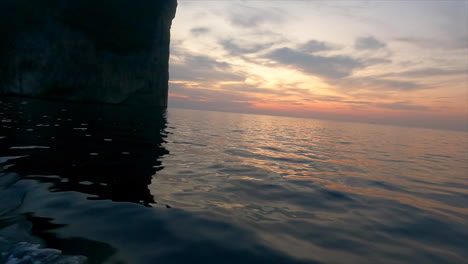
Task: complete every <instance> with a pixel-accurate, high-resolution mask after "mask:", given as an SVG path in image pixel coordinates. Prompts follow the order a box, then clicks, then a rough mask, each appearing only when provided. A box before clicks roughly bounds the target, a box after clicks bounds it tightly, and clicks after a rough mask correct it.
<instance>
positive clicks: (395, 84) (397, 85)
mask: <svg viewBox="0 0 468 264" xmlns="http://www.w3.org/2000/svg"><path fill="white" fill-rule="evenodd" d="M333 84H334V85H336V86H337V87H338V89H339V90H341V91H342V92H345V93H349V92H351V93H353V94H354V93H355V91H371V92H378V93H377V94H378V96H377V97H384V96H385V93H383V92H392V91H399V92H402V91H403V92H405V91H406V92H409V91H417V90H425V89H430V88H431V87H428V86H426V85H420V84H419V83H417V82H413V81H402V80H395V79H383V78H376V77H374V76H370V77H349V78H345V79H341V80H337V81H335V82H333Z"/></svg>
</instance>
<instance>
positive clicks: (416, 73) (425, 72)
mask: <svg viewBox="0 0 468 264" xmlns="http://www.w3.org/2000/svg"><path fill="white" fill-rule="evenodd" d="M459 74H468V73H467V72H466V70H445V69H439V68H421V69H415V70H409V71H403V72H395V73H387V74H383V75H381V76H402V77H413V78H424V77H431V76H448V75H459Z"/></svg>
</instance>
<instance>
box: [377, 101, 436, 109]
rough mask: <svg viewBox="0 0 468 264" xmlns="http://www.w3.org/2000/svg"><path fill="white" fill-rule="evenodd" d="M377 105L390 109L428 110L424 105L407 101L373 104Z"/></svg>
mask: <svg viewBox="0 0 468 264" xmlns="http://www.w3.org/2000/svg"><path fill="white" fill-rule="evenodd" d="M375 105H376V106H377V107H380V108H385V109H392V110H413V111H421V110H428V109H429V107H427V106H424V105H414V104H411V103H408V102H395V103H378V104H375Z"/></svg>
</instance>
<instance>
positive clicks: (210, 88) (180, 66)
mask: <svg viewBox="0 0 468 264" xmlns="http://www.w3.org/2000/svg"><path fill="white" fill-rule="evenodd" d="M467 25H468V1H463V0H456V1H437V0H434V1H248V0H245V1H213V0H211V1H208V0H207V1H200V0H197V1H194V0H192V1H189V0H179V6H178V9H177V15H176V18H175V20H174V22H173V26H172V40H171V61H170V64H171V65H170V76H171V77H170V79H171V81H170V90H169V93H170V94H169V106H172V107H185V108H192V109H204V110H216V111H229V112H241V113H257V114H271V115H284V116H297V117H310V118H320V119H333V120H346V121H361V122H376V123H385V124H387V123H388V124H400V125H414V126H424V127H436V128H450V129H459V130H466V129H467V111H468V73H467V72H468V26H467Z"/></svg>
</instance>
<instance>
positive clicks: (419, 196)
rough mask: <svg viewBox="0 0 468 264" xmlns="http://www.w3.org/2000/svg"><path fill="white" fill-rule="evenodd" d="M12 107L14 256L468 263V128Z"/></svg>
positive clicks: (8, 228) (7, 254) (6, 191)
mask: <svg viewBox="0 0 468 264" xmlns="http://www.w3.org/2000/svg"><path fill="white" fill-rule="evenodd" d="M0 109H1V110H0V120H1V124H0V125H1V128H0V168H1V172H0V194H1V195H0V252H1V254H0V263H33V261H38V262H37V263H85V261H87V263H137V264H138V263H205V264H206V263H467V259H468V251H467V248H468V221H467V219H468V176H467V174H468V173H467V172H468V145H467V144H468V134H467V133H466V132H453V131H443V130H429V129H418V128H404V127H391V126H379V125H369V124H355V123H338V122H331V121H319V120H312V119H298V118H287V117H274V116H261V115H247V114H233V113H218V112H207V111H194V110H183V109H171V108H170V109H169V110H167V113H166V112H162V113H161V112H157V111H155V110H153V109H149V108H148V109H144V108H142V109H128V108H124V107H115V106H96V105H80V104H66V103H58V102H42V101H35V100H25V99H14V98H9V99H5V98H4V99H1V104H0ZM34 263H36V262H34Z"/></svg>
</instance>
